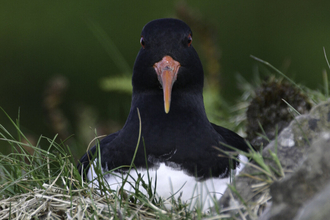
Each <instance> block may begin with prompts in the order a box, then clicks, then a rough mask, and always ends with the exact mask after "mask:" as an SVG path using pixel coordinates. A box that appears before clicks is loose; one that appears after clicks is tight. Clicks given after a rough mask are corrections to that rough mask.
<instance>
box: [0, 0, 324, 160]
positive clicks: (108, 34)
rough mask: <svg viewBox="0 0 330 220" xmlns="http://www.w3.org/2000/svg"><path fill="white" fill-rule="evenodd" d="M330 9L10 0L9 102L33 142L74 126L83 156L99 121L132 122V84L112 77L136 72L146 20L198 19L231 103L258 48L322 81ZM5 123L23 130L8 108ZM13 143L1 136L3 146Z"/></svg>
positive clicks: (291, 70)
mask: <svg viewBox="0 0 330 220" xmlns="http://www.w3.org/2000/svg"><path fill="white" fill-rule="evenodd" d="M329 8H330V2H329V1H307V0H300V1H297V0H294V1H274V2H272V3H270V2H266V1H261V0H254V1H224V0H213V1H197V0H194V1H150V0H148V1H105V0H102V1H26V2H25V1H2V3H1V7H0V17H1V19H0V76H1V80H0V94H1V95H0V107H2V108H3V109H4V110H5V111H6V112H7V113H8V114H9V116H10V117H12V118H13V119H16V118H17V117H18V110H20V125H21V128H22V130H23V132H25V134H26V135H28V137H29V139H30V140H32V141H33V140H36V139H38V137H39V136H40V135H41V134H42V135H45V136H48V137H53V136H54V135H55V134H56V133H58V134H59V137H58V140H64V139H66V138H67V137H69V136H70V135H72V134H73V135H74V136H73V137H71V138H70V139H69V140H68V141H67V142H66V143H67V144H68V145H70V147H71V148H72V151H73V152H74V154H75V155H77V157H79V156H81V154H82V153H83V151H85V149H86V147H87V144H88V143H89V141H90V140H91V139H92V138H93V137H94V129H95V128H97V133H98V134H107V133H111V132H113V131H116V130H118V129H120V128H121V126H122V125H123V123H124V122H125V120H126V117H127V114H128V112H129V108H130V98H131V97H130V93H129V92H127V90H128V91H129V87H128V89H123V90H122V91H114V90H116V88H112V90H111V87H110V86H111V85H110V84H111V79H110V80H109V77H126V78H125V79H126V81H127V78H129V77H130V76H131V69H132V67H133V64H134V60H135V57H136V55H137V52H138V50H139V48H140V44H139V40H140V32H141V29H142V28H143V26H144V25H145V24H146V23H147V22H149V21H151V20H153V19H157V18H164V17H176V18H180V19H182V20H184V21H186V22H187V23H188V24H189V25H190V26H191V28H192V29H193V33H194V42H193V44H194V47H195V48H196V50H197V52H198V53H199V54H200V56H201V60H202V62H203V65H204V69H205V74H206V76H207V80H206V86H208V87H210V88H211V89H212V90H213V91H216V94H218V95H219V97H222V98H221V99H220V98H219V99H220V100H222V102H223V103H228V104H229V105H233V104H234V103H235V101H236V99H237V98H238V97H239V95H240V94H241V91H240V90H239V86H240V85H237V80H236V77H235V76H236V74H237V73H239V74H241V75H242V76H243V77H244V78H245V79H247V80H250V81H251V80H252V79H253V74H255V73H256V72H258V71H259V69H260V67H261V66H262V65H260V64H258V63H257V62H256V61H255V60H253V59H251V58H250V55H254V56H256V57H259V58H261V59H264V60H266V61H269V62H270V63H271V64H272V65H274V66H276V67H277V68H279V69H280V70H281V71H283V72H284V73H285V74H287V75H288V76H289V77H292V78H294V80H295V81H296V82H297V83H302V84H305V85H307V86H309V87H311V88H313V89H318V88H321V86H322V83H323V82H322V71H324V70H325V69H327V65H326V62H325V58H324V54H323V47H325V49H326V50H328V51H330V13H329ZM114 45H115V48H114ZM328 53H329V54H330V52H328ZM126 81H124V82H126ZM102 82H103V84H102ZM104 82H109V85H108V84H104ZM112 82H114V81H112ZM115 82H117V81H115ZM120 82H121V83H122V81H120ZM124 84H125V83H124ZM216 123H218V124H220V125H221V124H222V123H221V120H219V121H217V122H216ZM0 124H2V125H3V126H4V127H5V128H6V129H8V131H9V132H13V133H15V129H14V127H13V126H12V125H10V121H9V120H8V118H7V117H6V115H5V114H4V113H2V112H1V113H0ZM6 148H7V145H6V144H4V143H3V142H0V150H1V152H6Z"/></svg>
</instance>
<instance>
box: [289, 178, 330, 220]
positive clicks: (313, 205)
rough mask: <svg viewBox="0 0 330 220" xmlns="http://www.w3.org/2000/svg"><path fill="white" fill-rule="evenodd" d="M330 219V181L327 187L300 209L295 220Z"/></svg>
mask: <svg viewBox="0 0 330 220" xmlns="http://www.w3.org/2000/svg"><path fill="white" fill-rule="evenodd" d="M310 219H313V220H324V219H330V182H329V183H328V184H327V186H326V187H325V189H323V190H322V191H321V192H319V193H318V194H317V195H316V196H314V197H313V198H312V199H311V200H309V201H308V202H307V203H305V204H304V205H303V206H302V207H301V208H300V209H299V211H298V213H297V215H296V217H295V218H294V220H310Z"/></svg>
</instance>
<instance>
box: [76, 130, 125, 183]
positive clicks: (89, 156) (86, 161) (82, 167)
mask: <svg viewBox="0 0 330 220" xmlns="http://www.w3.org/2000/svg"><path fill="white" fill-rule="evenodd" d="M118 133H119V131H118V132H116V133H113V134H110V135H108V136H106V137H105V138H104V139H102V140H101V141H100V151H101V152H102V148H104V147H107V146H109V144H110V143H111V142H112V141H113V140H114V139H115V138H116V137H117V136H118ZM96 149H97V145H95V146H93V147H92V148H91V149H90V150H89V151H88V152H86V153H85V154H84V156H82V157H81V159H80V160H79V162H78V165H77V168H78V171H79V173H80V174H83V178H84V180H86V179H87V173H88V170H89V168H90V165H91V163H92V162H93V161H92V160H93V159H95V158H96V157H97V154H96Z"/></svg>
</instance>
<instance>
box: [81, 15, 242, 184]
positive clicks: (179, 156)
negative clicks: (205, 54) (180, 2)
mask: <svg viewBox="0 0 330 220" xmlns="http://www.w3.org/2000/svg"><path fill="white" fill-rule="evenodd" d="M191 41H192V32H191V30H190V28H189V27H188V25H187V24H185V23H184V22H183V21H180V20H177V19H158V20H154V21H151V22H149V23H148V24H147V25H146V26H145V27H144V28H143V30H142V34H141V45H142V46H141V49H140V51H139V53H138V55H137V58H136V61H135V64H134V70H133V77H132V84H133V96H132V103H131V109H130V113H129V115H128V118H127V121H126V123H125V125H124V127H123V128H122V129H121V130H119V131H118V132H116V133H114V134H110V135H108V136H107V137H106V138H104V139H103V140H101V141H100V154H101V155H100V156H101V164H102V168H103V169H105V170H111V169H114V168H117V167H119V166H122V165H130V164H131V161H132V158H133V154H134V151H135V149H136V146H137V142H138V137H139V122H140V120H139V117H138V110H139V112H140V116H141V123H142V130H141V137H142V139H143V141H142V140H141V141H140V145H139V147H138V150H137V154H136V157H135V160H134V165H135V166H136V167H137V168H144V167H146V159H145V153H146V155H147V163H148V167H149V168H155V169H157V167H158V166H159V164H160V163H165V165H167V166H170V167H172V168H173V169H177V170H181V169H182V170H183V171H184V172H185V173H186V174H188V175H191V176H195V177H197V179H198V180H205V179H208V178H209V177H225V176H228V174H229V170H230V169H229V164H230V162H229V159H228V158H225V157H219V154H220V153H221V152H220V151H219V150H217V149H215V148H214V147H217V148H220V149H223V150H226V151H232V149H229V148H227V147H226V146H225V145H223V144H221V143H225V144H228V145H230V146H233V147H235V148H237V149H239V150H243V151H247V150H248V146H247V144H246V143H245V141H244V139H243V138H241V137H240V136H239V135H237V134H236V133H234V132H232V131H230V130H228V129H226V128H223V127H220V126H217V125H214V124H212V123H210V122H209V121H208V119H207V116H206V114H205V109H204V103H203V95H202V93H203V81H204V74H203V68H202V64H201V62H200V59H199V57H198V54H197V52H196V51H195V49H194V48H193V46H192V44H191ZM171 63H174V64H173V65H172V64H171ZM177 63H179V64H177ZM167 64H168V66H166V65H167ZM157 68H158V69H157ZM159 69H161V70H159ZM158 70H159V71H165V72H166V71H169V72H171V73H168V72H166V74H172V73H173V74H174V75H173V76H171V77H172V78H171V80H172V81H170V82H165V81H164V80H165V79H164V78H166V77H167V75H166V76H163V75H161V74H162V73H159V72H158ZM175 71H177V72H176V73H175ZM162 77H163V78H162ZM166 83H167V84H166ZM167 86H168V88H169V89H165V87H167ZM165 90H166V91H165ZM165 93H166V94H167V93H169V95H168V96H166V95H165ZM137 109H138V110H137ZM95 152H96V147H95V146H94V147H93V148H92V149H91V150H90V151H88V153H87V154H85V155H84V156H83V157H82V158H81V159H80V161H79V164H78V168H79V171H80V172H81V173H85V174H86V173H87V172H88V169H89V164H90V161H89V160H90V158H92V157H93V156H92V155H95ZM232 164H233V165H234V167H233V168H235V167H236V166H237V162H234V163H232ZM119 171H120V170H118V172H119Z"/></svg>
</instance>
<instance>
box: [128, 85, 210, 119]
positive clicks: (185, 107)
mask: <svg viewBox="0 0 330 220" xmlns="http://www.w3.org/2000/svg"><path fill="white" fill-rule="evenodd" d="M163 100H164V99H163V93H162V90H160V91H159V92H148V91H144V92H135V93H134V94H133V97H132V104H131V110H130V114H129V116H128V120H127V123H129V122H133V123H136V120H138V117H137V109H139V112H140V115H141V120H142V121H143V123H144V124H154V123H155V122H156V121H158V122H162V123H165V124H171V123H173V121H175V122H176V124H179V123H185V121H190V122H192V121H194V120H199V121H201V120H202V121H207V122H208V119H207V116H206V113H205V109H204V103H203V95H202V93H201V92H195V93H194V92H191V91H190V92H186V91H176V90H174V91H173V92H172V99H171V105H170V111H169V113H167V114H166V113H165V110H164V101H163Z"/></svg>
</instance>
